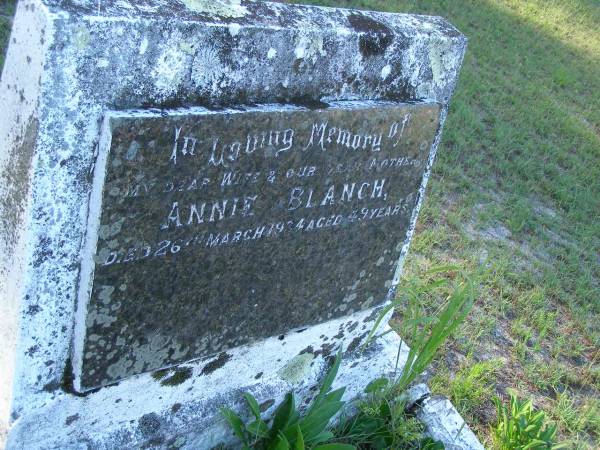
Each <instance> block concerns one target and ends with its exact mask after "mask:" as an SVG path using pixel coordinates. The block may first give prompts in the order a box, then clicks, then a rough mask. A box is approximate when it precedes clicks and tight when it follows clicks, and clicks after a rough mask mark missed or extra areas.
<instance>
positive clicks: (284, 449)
mask: <svg viewBox="0 0 600 450" xmlns="http://www.w3.org/2000/svg"><path fill="white" fill-rule="evenodd" d="M268 450H290V443H289V442H288V440H287V439H286V438H285V436H284V435H283V434H282V433H279V434H278V435H277V436H276V437H275V440H273V442H271V444H270V445H269V447H268Z"/></svg>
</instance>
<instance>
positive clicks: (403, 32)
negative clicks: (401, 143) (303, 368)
mask: <svg viewBox="0 0 600 450" xmlns="http://www.w3.org/2000/svg"><path fill="white" fill-rule="evenodd" d="M465 45H466V42H465V39H464V37H463V36H462V35H460V33H459V32H458V31H456V30H455V29H454V28H453V27H452V26H451V25H449V24H448V23H447V22H445V21H444V20H443V19H440V18H435V17H426V16H411V15H402V14H385V13H374V12H365V11H349V10H341V9H327V8H316V7H305V6H290V5H282V4H271V3H266V2H251V1H242V2H240V1H235V0H232V1H231V2H218V1H217V2H215V1H204V0H184V1H176V0H141V1H135V2H134V1H128V0H119V1H109V0H103V1H101V2H98V1H96V0H89V1H84V0H77V1H75V0H72V1H67V0H60V1H59V0H22V1H20V2H19V6H18V10H17V14H16V17H15V21H14V28H13V34H12V36H11V43H10V47H9V49H8V54H7V60H6V64H5V66H4V72H3V73H2V79H1V81H0V106H1V108H2V114H3V117H2V120H0V198H1V199H2V200H1V202H2V203H0V205H1V206H0V209H1V213H0V217H1V221H2V227H0V292H1V298H2V301H1V302H0V308H1V310H0V333H1V337H2V340H3V342H4V343H5V344H3V346H2V350H1V351H0V364H1V365H2V367H3V369H4V368H6V370H2V371H0V422H1V424H0V427H3V426H9V424H11V425H10V426H11V427H12V431H11V433H10V436H11V437H10V438H9V440H10V443H9V448H27V449H28V450H29V449H36V448H44V449H48V448H61V449H69V448H85V447H86V446H87V447H89V448H106V449H108V448H123V443H124V442H133V444H132V445H133V448H136V447H137V448H139V447H145V448H148V447H151V446H152V445H154V447H157V448H161V447H162V448H164V447H168V446H170V445H171V443H170V442H171V439H172V438H173V439H177V438H178V437H180V436H181V435H184V434H185V435H186V436H188V438H189V439H188V442H193V441H194V439H193V437H194V436H196V437H198V438H199V439H200V437H199V436H201V433H200V432H199V431H197V430H198V428H197V423H198V417H199V414H200V412H199V409H198V408H195V407H194V406H193V404H194V402H196V400H194V399H198V398H207V399H208V398H211V399H213V400H214V401H213V403H212V404H213V406H214V405H216V404H217V403H215V401H216V400H215V399H217V398H219V399H229V400H231V403H230V404H234V402H233V400H232V399H233V398H234V397H236V396H237V395H238V393H239V389H241V388H245V387H247V388H248V389H251V390H252V389H254V390H260V389H264V390H265V392H264V394H265V397H264V398H265V399H272V400H275V401H278V400H280V399H281V397H282V394H283V392H284V390H285V389H287V388H289V387H291V385H290V384H288V382H287V381H285V380H283V379H282V378H280V376H279V375H278V373H279V370H278V371H277V372H272V373H271V378H270V380H271V381H269V382H265V383H263V384H261V381H260V377H259V378H255V376H256V375H257V374H258V372H256V373H252V374H250V373H245V372H243V371H242V372H240V371H241V370H242V369H241V368H242V367H244V365H247V362H246V361H244V358H245V355H250V356H252V357H253V358H259V360H258V361H253V363H252V364H253V367H255V366H254V365H257V366H264V367H265V370H264V372H265V374H266V373H267V372H268V370H269V369H270V368H271V367H272V366H276V367H277V368H278V369H280V368H282V367H289V366H288V363H290V362H294V361H297V359H296V357H297V356H298V353H299V351H298V350H297V347H298V345H299V344H297V343H296V344H294V345H293V346H291V345H290V344H288V345H283V344H282V345H281V347H280V350H279V353H278V354H279V356H278V357H274V356H273V352H271V351H269V352H261V351H260V345H262V344H255V345H256V346H259V347H258V349H257V347H255V346H251V348H252V349H254V350H252V351H251V350H250V348H249V347H238V348H236V349H232V350H230V351H228V352H227V353H226V355H230V357H227V356H226V355H224V356H223V357H220V358H213V359H215V361H218V363H217V362H214V364H213V362H212V359H211V360H210V361H209V362H204V363H203V362H197V363H195V364H198V367H201V368H199V371H198V373H201V372H202V371H203V370H204V369H205V366H208V365H209V364H210V366H209V367H208V369H206V370H207V371H209V370H213V368H214V367H216V366H218V365H223V366H222V370H224V371H225V372H226V373H228V374H229V373H232V374H235V375H236V376H235V377H231V376H230V377H227V376H225V377H220V378H218V379H217V378H210V379H208V382H207V383H196V384H195V387H194V388H193V389H192V390H191V391H189V392H186V391H184V390H177V391H176V392H177V394H174V393H173V394H171V393H172V392H175V391H169V390H168V389H178V386H184V385H185V384H181V385H178V386H175V387H173V386H170V385H169V384H172V383H176V382H178V380H180V379H182V378H185V376H186V373H187V372H186V371H185V367H178V368H177V369H181V370H180V371H179V372H177V374H173V377H174V378H172V377H171V376H169V379H171V378H172V380H171V381H169V382H168V383H167V382H166V384H165V385H162V384H160V383H153V382H150V380H152V377H151V376H150V375H149V374H141V375H134V376H131V377H129V378H127V379H126V380H124V381H122V382H120V383H119V384H118V385H117V386H110V387H104V388H102V389H100V390H98V391H96V392H88V393H87V394H86V395H85V396H81V394H78V393H77V392H75V391H74V390H73V386H72V384H73V370H72V365H73V364H72V363H73V362H75V361H74V360H72V357H73V356H75V357H76V356H77V353H76V352H74V351H73V347H72V344H73V343H74V342H79V340H78V339H77V337H78V336H82V335H83V334H81V335H78V336H75V335H74V323H75V316H78V317H81V315H82V312H81V310H77V307H78V306H81V305H79V302H78V298H79V299H80V298H81V297H80V296H79V294H78V291H79V289H80V284H81V283H80V279H81V277H83V276H84V275H83V273H84V272H82V270H81V269H82V264H83V262H84V260H85V257H84V256H82V245H84V241H85V239H84V238H85V237H86V236H87V223H88V217H89V209H90V207H91V203H90V193H91V191H92V186H93V182H92V178H93V177H92V174H93V172H94V170H93V166H94V164H96V160H97V154H98V144H99V140H100V136H101V134H102V133H101V128H102V123H103V119H104V117H105V115H106V113H107V111H123V110H131V109H150V108H157V109H165V108H168V109H172V108H180V107H197V106H205V107H210V108H214V107H226V108H237V107H239V106H240V105H248V104H269V103H271V104H272V103H279V104H281V103H284V104H303V105H314V104H316V105H318V104H320V103H321V102H325V103H334V102H338V101H340V102H342V101H363V100H377V101H395V102H414V101H426V102H435V103H438V104H440V106H441V109H440V113H439V122H440V128H439V129H438V132H437V133H436V135H435V139H434V143H433V145H432V146H431V148H430V150H429V156H428V162H427V166H426V167H425V176H424V177H423V183H422V184H421V186H420V187H419V195H418V199H417V207H416V210H418V205H419V204H420V202H421V199H422V195H423V192H424V189H425V182H426V179H427V176H428V174H429V171H430V167H431V164H432V162H433V158H434V156H435V151H436V146H437V143H438V142H439V137H440V130H441V124H443V121H444V118H445V116H446V111H447V105H448V101H449V99H450V95H451V93H452V90H453V88H454V85H455V82H456V79H457V75H458V70H459V68H460V64H461V60H462V55H463V52H464V49H465ZM415 220H416V213H415V214H414V215H413V216H412V217H411V220H410V226H409V229H408V233H407V234H408V236H409V237H410V235H411V233H412V229H413V228H414V224H415ZM407 248H408V247H407V245H405V246H404V248H403V249H402V251H401V257H402V256H403V255H404V254H405V253H406V250H407ZM318 300H319V299H314V301H315V302H317V301H318ZM84 316H85V314H83V317H84ZM348 317H349V318H340V319H332V320H330V321H328V322H324V323H321V324H319V325H316V326H314V327H311V328H309V330H310V333H309V334H304V335H302V334H300V335H298V336H301V337H302V339H300V338H299V339H300V341H297V342H302V341H303V340H304V342H302V343H303V344H305V345H304V348H306V347H310V346H312V347H313V348H314V349H315V352H316V351H320V350H316V349H321V348H322V347H323V346H332V347H333V348H335V347H336V346H338V345H340V344H341V341H342V340H346V343H347V344H348V345H349V344H350V343H357V342H360V337H361V336H362V335H363V334H364V333H365V330H364V329H363V326H364V327H365V328H368V327H369V326H370V324H372V323H373V320H374V319H375V318H376V317H377V314H376V313H375V312H374V311H373V310H365V311H362V312H355V313H354V314H353V315H351V316H348ZM344 321H346V322H348V321H352V322H359V325H352V326H349V327H348V328H347V329H344V332H343V333H341V332H340V331H338V330H336V328H337V325H335V324H339V323H343V322H344ZM84 329H85V328H84ZM309 330H306V332H305V333H308V332H309ZM342 335H343V337H342ZM274 340H275V341H276V340H277V338H274ZM82 342H83V341H82ZM269 342H271V341H269ZM282 342H288V341H287V340H284V341H282ZM295 342H296V341H295ZM264 345H265V346H266V345H267V344H264ZM390 345H391V344H390ZM354 347H355V346H354V345H352V346H350V348H354ZM265 348H266V347H265ZM326 348H329V347H326ZM263 353H264V355H265V356H264V359H260V358H261V355H262V354H263ZM390 353H391V352H390ZM386 354H387V353H385V352H384V353H378V354H376V355H373V359H374V360H375V359H376V358H382V359H385V356H384V355H386ZM348 358H349V359H350V361H352V359H351V357H350V356H349V357H348ZM278 359H280V360H281V361H277V360H278ZM273 361H276V364H275V363H274V362H273ZM380 362H382V361H381V360H380ZM384 365H385V364H383V362H382V365H381V366H378V367H383V366H384ZM367 366H368V364H367ZM194 367H196V366H194ZM177 369H174V370H177ZM219 370H221V369H217V370H216V371H215V372H214V373H215V374H216V373H218V372H219ZM315 370H316V369H315ZM238 372H240V373H238ZM359 372H360V371H354V372H352V371H350V374H351V376H354V377H356V378H355V379H353V380H352V381H353V382H354V383H355V384H354V385H355V387H356V390H355V391H353V392H358V391H359V390H360V389H359V385H360V384H361V383H362V382H364V383H367V382H368V381H369V380H367V379H361V378H360V377H358V373H359ZM194 373H196V372H194ZM281 373H282V374H284V375H285V374H286V373H287V371H283V372H281ZM303 373H304V372H303ZM311 373H314V372H311ZM352 374H353V375H352ZM309 378H310V375H309ZM195 379H196V378H194V380H195ZM311 380H313V381H314V379H311ZM305 381H306V384H307V385H308V384H310V380H308V379H305ZM190 382H191V381H190ZM217 385H218V386H217ZM266 391H268V392H266ZM126 393H127V394H131V395H127V397H126V395H125V394H126ZM271 394H272V395H271ZM142 399H143V401H142ZM130 400H131V402H129V401H130ZM169 400H174V404H180V405H181V406H180V407H179V409H178V413H177V414H176V415H173V413H172V412H171V406H172V405H170V404H168V402H169ZM229 400H227V401H226V402H228V401H229ZM223 401H225V400H223ZM121 402H123V403H122V406H119V404H120V403H121ZM9 405H10V406H9ZM107 405H111V406H107ZM128 405H135V407H129V406H128ZM107 409H110V411H111V413H110V414H107ZM217 410H218V408H217V407H213V408H210V405H208V404H205V405H204V407H203V411H205V413H203V414H204V415H203V417H204V419H203V420H204V422H203V423H206V424H209V423H214V422H215V420H216V418H215V416H214V415H212V416H211V413H210V412H212V413H214V414H216V413H217ZM62 412H65V413H68V415H67V416H66V417H63V416H62ZM117 413H118V414H117ZM78 417H79V418H78ZM157 417H158V418H159V419H161V418H163V417H172V422H170V423H171V425H169V426H165V425H164V424H163V425H161V427H159V431H158V432H157V433H154V431H153V430H155V427H153V426H152V425H153V424H154V425H156V424H157V423H158V422H157V421H156V420H155V419H157ZM82 419H85V421H83V420H82ZM67 422H68V425H69V427H70V428H69V429H67V428H66V425H65V424H67ZM161 423H162V422H161ZM128 438H131V439H132V440H131V441H127V439H128ZM159 438H160V439H163V440H162V441H161V440H160V439H159ZM161 442H162V443H161ZM173 442H175V441H173ZM186 446H187V448H198V447H195V446H193V445H191V444H190V445H187V444H185V445H184V446H183V447H182V448H186Z"/></svg>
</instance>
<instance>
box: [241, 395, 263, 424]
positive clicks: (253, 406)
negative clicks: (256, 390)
mask: <svg viewBox="0 0 600 450" xmlns="http://www.w3.org/2000/svg"><path fill="white" fill-rule="evenodd" d="M244 398H245V399H246V403H248V406H249V407H250V411H252V414H254V417H256V419H257V420H259V419H260V406H258V402H257V401H256V399H255V398H254V396H253V395H252V394H250V393H248V392H244Z"/></svg>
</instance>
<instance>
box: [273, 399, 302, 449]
mask: <svg viewBox="0 0 600 450" xmlns="http://www.w3.org/2000/svg"><path fill="white" fill-rule="evenodd" d="M295 409H296V405H295V402H294V394H292V393H291V392H288V393H287V394H286V395H285V398H284V400H283V402H281V405H279V406H278V407H277V410H276V411H275V415H274V417H273V424H272V425H271V431H270V433H269V436H270V437H271V439H275V437H276V436H277V435H278V434H279V432H281V431H283V430H284V429H285V428H286V427H287V425H288V424H289V422H290V418H291V417H292V413H293V412H294V410H295Z"/></svg>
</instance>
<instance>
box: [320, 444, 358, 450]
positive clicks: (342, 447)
mask: <svg viewBox="0 0 600 450" xmlns="http://www.w3.org/2000/svg"><path fill="white" fill-rule="evenodd" d="M314 450H356V447H355V446H354V445H350V444H322V445H319V446H317V447H315V448H314Z"/></svg>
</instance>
